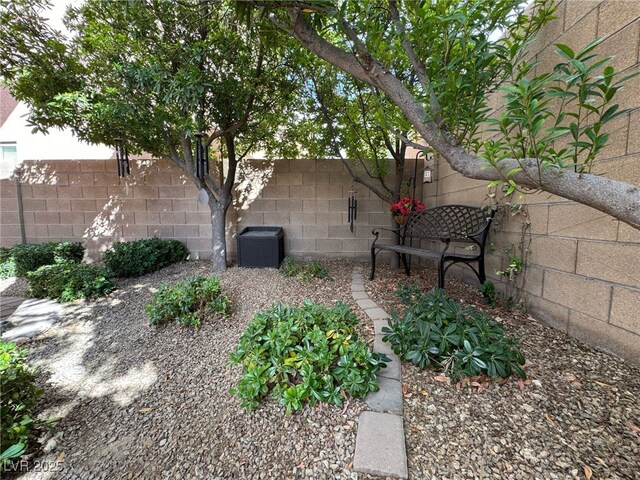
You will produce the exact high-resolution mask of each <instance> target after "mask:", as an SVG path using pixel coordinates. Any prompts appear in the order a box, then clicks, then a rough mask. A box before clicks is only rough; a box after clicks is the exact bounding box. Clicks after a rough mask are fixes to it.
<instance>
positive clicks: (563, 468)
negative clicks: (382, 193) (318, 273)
mask: <svg viewBox="0 0 640 480" xmlns="http://www.w3.org/2000/svg"><path fill="white" fill-rule="evenodd" d="M407 281H409V282H413V281H418V283H419V285H420V286H421V287H422V288H423V289H425V290H428V289H430V288H432V287H433V286H434V285H437V275H436V272H435V271H433V270H431V269H426V268H422V267H415V268H414V272H413V273H412V276H411V277H410V279H407V277H406V276H405V275H404V274H403V273H400V271H399V270H392V269H391V268H390V267H389V266H384V265H382V266H381V267H380V269H379V271H378V272H377V273H376V279H375V280H374V281H373V282H368V281H367V282H366V285H365V287H366V289H367V292H368V293H369V295H370V296H371V298H372V299H373V300H375V301H376V302H377V303H378V304H379V305H380V306H382V308H384V309H385V310H387V311H388V312H390V311H393V310H396V311H398V310H400V308H401V305H400V303H399V301H398V299H397V298H396V297H395V295H394V292H395V290H396V289H397V287H398V285H399V284H401V283H406V282H407ZM446 291H447V294H448V295H449V296H451V297H453V298H455V299H457V300H459V301H462V302H465V303H467V304H472V305H476V306H477V307H479V308H481V309H484V310H486V311H488V312H489V313H491V314H492V315H494V316H496V317H497V320H498V321H500V322H502V323H503V324H504V326H505V332H506V334H507V335H514V336H517V337H518V338H520V339H521V342H522V349H523V351H524V353H525V356H526V359H527V365H526V367H525V370H526V372H527V376H528V379H527V381H525V382H518V381H517V380H515V379H512V380H509V381H507V382H506V383H504V384H499V383H497V382H490V381H486V380H482V379H478V381H476V382H475V383H474V384H466V385H462V384H459V385H453V384H450V383H448V382H447V381H446V378H443V377H442V376H439V375H438V372H437V371H434V370H423V371H421V370H419V369H418V368H416V367H414V366H413V365H411V364H408V363H405V364H404V365H403V373H402V380H403V385H404V391H405V392H404V412H405V415H404V416H405V435H406V442H407V453H408V457H409V475H410V478H414V479H453V478H474V479H475V478H508V479H533V478H540V479H560V478H562V479H564V478H582V479H585V478H586V479H589V478H594V479H595V478H598V479H599V478H607V479H622V478H624V479H639V478H640V370H638V369H637V368H634V367H633V366H631V365H629V364H626V363H624V361H622V360H621V359H619V358H617V357H615V356H613V355H609V354H607V353H604V352H601V351H598V350H595V349H593V348H591V347H589V346H587V345H585V344H583V343H581V342H579V341H577V340H575V339H572V338H570V337H568V336H567V335H566V334H564V333H562V332H560V331H557V330H554V329H552V328H548V327H545V326H543V325H541V324H539V323H537V322H536V321H535V320H533V319H532V318H530V317H528V316H527V315H526V314H523V313H520V312H517V311H512V310H511V311H510V310H505V309H499V308H496V309H489V308H487V307H486V306H485V305H484V304H483V302H482V297H481V295H480V294H479V293H478V292H477V290H475V289H474V288H472V287H470V286H468V285H465V284H462V283H459V282H456V281H447V285H446Z"/></svg>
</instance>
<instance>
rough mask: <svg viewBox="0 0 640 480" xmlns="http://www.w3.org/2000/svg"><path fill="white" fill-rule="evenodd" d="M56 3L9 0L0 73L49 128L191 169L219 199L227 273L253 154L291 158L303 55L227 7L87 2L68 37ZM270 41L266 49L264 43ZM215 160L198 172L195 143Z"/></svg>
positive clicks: (216, 263)
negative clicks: (239, 185) (231, 213)
mask: <svg viewBox="0 0 640 480" xmlns="http://www.w3.org/2000/svg"><path fill="white" fill-rule="evenodd" d="M47 6H48V2H47V0H17V1H13V0H10V1H7V0H0V25H1V26H0V45H2V47H0V48H1V49H0V75H1V76H2V77H3V78H4V81H5V83H6V85H7V86H8V87H9V88H10V89H11V91H12V93H13V95H14V96H15V97H16V98H17V99H19V100H23V101H26V102H28V103H29V104H30V106H31V113H30V117H29V120H30V121H31V122H32V123H33V125H34V126H35V127H36V128H37V129H39V130H42V131H45V132H46V130H47V129H49V128H51V127H68V128H70V129H71V130H72V131H73V132H74V133H75V134H76V135H77V136H78V137H79V138H81V139H83V140H87V141H89V142H92V143H102V144H107V145H113V144H114V139H116V138H122V139H125V141H126V144H127V146H128V147H129V151H131V152H134V153H135V152H138V153H140V152H147V153H149V154H151V155H152V156H154V157H155V158H162V159H166V160H169V161H171V162H173V163H174V164H175V165H177V166H178V167H180V168H181V169H182V170H183V171H184V172H185V173H186V174H187V175H189V177H190V178H191V181H192V182H193V184H194V185H195V186H196V187H197V188H198V189H201V190H204V191H205V192H206V193H207V196H208V204H209V208H210V211H211V222H212V237H213V253H212V258H213V268H214V269H215V270H223V269H225V268H226V242H225V217H226V213H227V210H228V208H229V206H230V205H231V203H232V194H233V186H234V182H235V179H236V170H237V168H238V163H239V162H240V161H241V160H242V159H243V158H244V157H245V156H246V154H247V153H248V152H249V151H252V150H258V149H262V150H264V151H266V152H267V153H273V154H278V155H286V154H287V153H289V152H287V151H286V149H285V148H286V146H287V145H289V144H290V143H288V142H286V141H284V140H283V138H284V136H285V135H286V131H287V128H286V127H287V121H288V119H290V118H291V115H289V113H288V111H287V106H288V105H292V104H293V102H292V96H293V94H294V92H295V88H296V87H295V86H296V82H295V76H294V74H293V73H292V72H291V69H290V66H292V65H295V62H294V61H293V60H292V58H291V56H292V55H295V54H296V49H292V48H287V40H286V39H283V38H282V37H278V38H276V37H272V39H271V40H269V39H268V36H265V35H264V33H265V32H260V31H258V30H259V29H260V28H262V27H264V26H265V23H264V22H263V23H255V24H254V25H247V24H245V23H240V22H238V21H237V17H236V16H235V14H234V9H233V4H232V3H230V2H228V1H219V2H212V3H209V2H199V1H196V0H193V1H190V0H185V1H180V2H165V1H145V0H132V1H127V2H117V1H113V2H105V1H101V0H86V1H85V2H83V3H82V4H81V5H79V6H77V7H73V8H70V9H69V10H68V11H67V15H66V18H65V25H66V27H67V29H68V30H69V32H70V34H69V35H63V34H62V33H61V32H58V31H56V30H54V29H53V28H52V27H51V26H50V25H49V24H48V23H47V22H46V21H45V19H44V16H45V15H46V9H47ZM265 38H267V41H265ZM198 132H204V137H203V143H204V145H205V146H206V148H207V149H209V152H210V156H211V161H212V163H211V168H210V173H209V174H207V175H205V176H204V178H198V177H197V176H196V175H195V174H194V172H195V137H194V136H195V134H196V133H198Z"/></svg>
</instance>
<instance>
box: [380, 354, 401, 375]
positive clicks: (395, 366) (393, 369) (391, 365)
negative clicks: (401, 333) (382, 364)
mask: <svg viewBox="0 0 640 480" xmlns="http://www.w3.org/2000/svg"><path fill="white" fill-rule="evenodd" d="M387 357H389V360H391V361H390V362H387V368H381V369H380V370H378V371H377V372H376V375H378V377H386V378H392V379H394V380H398V381H400V380H401V379H402V369H401V366H402V364H401V362H400V357H398V356H397V355H394V354H393V353H392V354H387Z"/></svg>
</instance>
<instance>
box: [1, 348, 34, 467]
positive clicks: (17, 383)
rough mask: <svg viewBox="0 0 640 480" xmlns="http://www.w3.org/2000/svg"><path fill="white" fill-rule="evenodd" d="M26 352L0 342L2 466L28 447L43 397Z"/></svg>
mask: <svg viewBox="0 0 640 480" xmlns="http://www.w3.org/2000/svg"><path fill="white" fill-rule="evenodd" d="M26 357H27V350H25V349H21V348H18V347H17V346H16V344H15V343H11V342H7V341H5V340H0V390H1V391H2V397H1V400H0V445H2V448H1V450H0V467H2V465H4V463H5V462H6V461H7V460H10V459H11V458H15V457H18V456H20V455H22V454H23V453H24V452H25V451H26V450H27V448H28V445H29V439H30V438H29V437H30V436H31V435H32V433H33V429H34V427H36V426H38V425H39V424H40V423H41V422H39V421H38V420H36V419H34V418H33V408H34V406H35V404H36V402H37V401H38V398H39V397H40V395H41V394H42V391H41V390H40V389H39V388H38V387H37V386H36V371H35V370H34V369H32V368H30V367H29V366H28V365H27V364H26V361H25V360H26Z"/></svg>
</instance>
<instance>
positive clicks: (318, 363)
mask: <svg viewBox="0 0 640 480" xmlns="http://www.w3.org/2000/svg"><path fill="white" fill-rule="evenodd" d="M357 323H358V318H357V317H356V316H355V315H354V314H353V313H352V312H351V311H350V310H349V306H348V305H346V304H343V303H338V304H336V305H335V306H333V307H326V306H323V305H318V304H315V303H312V302H310V301H305V302H304V304H303V305H302V306H301V307H290V306H287V305H283V304H278V305H275V306H274V307H272V308H271V309H269V310H267V311H263V312H258V313H257V314H256V315H255V316H254V318H253V320H252V321H251V323H250V324H249V326H248V327H247V329H246V330H245V332H244V333H243V335H242V337H240V341H239V343H238V345H237V347H236V349H235V351H234V352H233V353H232V354H231V358H230V361H231V363H233V364H239V365H242V367H243V376H242V378H241V379H240V381H239V382H238V384H237V386H236V387H235V388H234V389H232V393H233V394H235V395H237V396H238V397H239V398H240V400H241V404H242V406H243V407H245V408H246V409H247V410H252V409H254V408H255V407H257V406H258V404H259V403H260V401H261V400H262V399H263V398H264V397H266V396H267V395H268V394H269V393H270V392H271V394H272V395H273V396H274V397H275V398H276V399H277V400H278V401H279V402H280V403H281V404H282V405H284V407H285V409H286V412H287V413H290V412H292V411H294V410H300V409H301V408H302V407H303V406H304V405H305V404H307V403H308V404H309V405H311V406H314V405H315V404H316V403H318V402H325V403H329V404H332V405H342V404H343V403H344V401H345V398H348V397H365V396H366V395H367V393H369V392H372V391H376V390H377V389H378V382H377V379H376V372H377V371H378V370H379V369H380V368H383V367H384V366H386V365H385V364H384V362H383V361H382V360H381V358H380V357H379V356H378V355H377V354H375V353H372V352H371V350H370V349H369V347H368V346H367V344H366V343H365V342H363V341H362V340H360V339H359V338H358V335H357V333H356V330H355V328H354V327H355V325H356V324H357Z"/></svg>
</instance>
